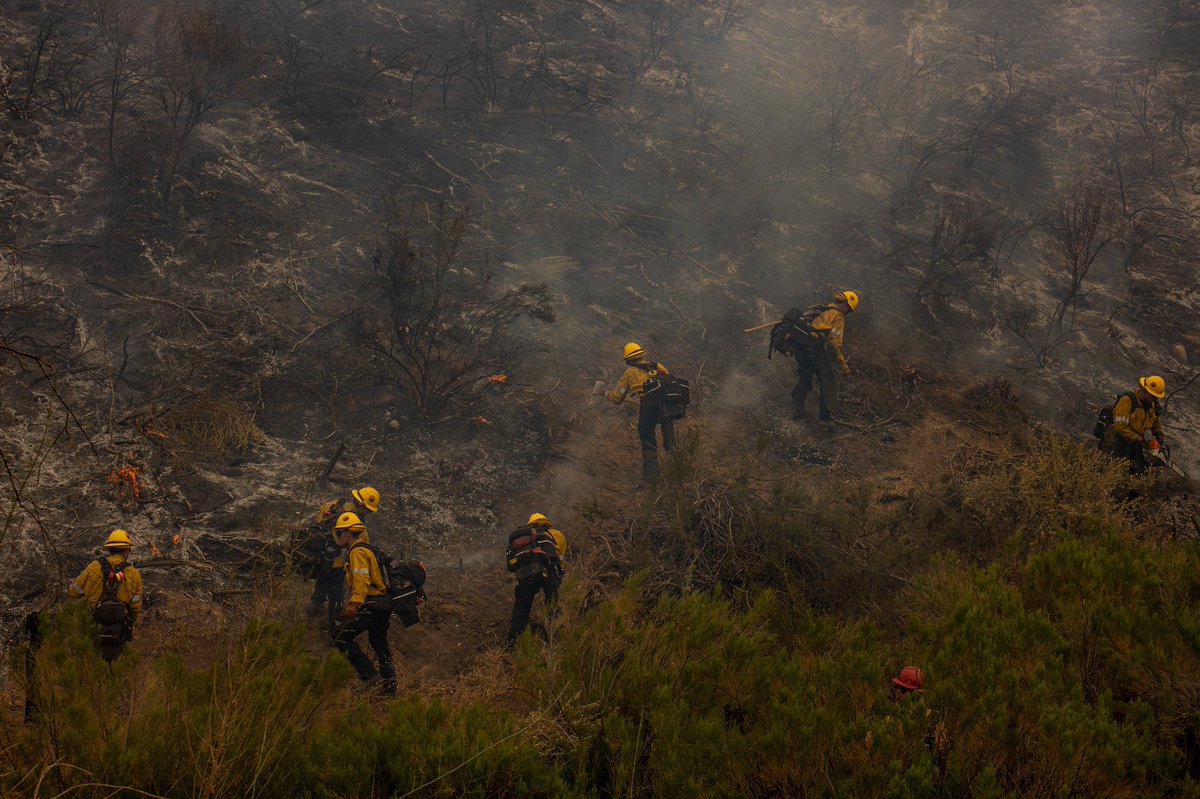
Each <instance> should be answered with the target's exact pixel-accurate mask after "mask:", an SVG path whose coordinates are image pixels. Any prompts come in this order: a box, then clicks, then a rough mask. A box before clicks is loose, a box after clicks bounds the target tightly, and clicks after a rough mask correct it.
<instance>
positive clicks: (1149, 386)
mask: <svg viewBox="0 0 1200 799" xmlns="http://www.w3.org/2000/svg"><path fill="white" fill-rule="evenodd" d="M1138 385H1140V386H1141V387H1142V388H1144V389H1146V392H1147V393H1149V394H1150V395H1151V396H1153V397H1158V398H1159V399H1162V398H1163V397H1165V396H1167V381H1165V380H1163V379H1162V378H1161V377H1159V376H1158V375H1150V376H1149V377H1143V378H1142V379H1141V380H1139V381H1138Z"/></svg>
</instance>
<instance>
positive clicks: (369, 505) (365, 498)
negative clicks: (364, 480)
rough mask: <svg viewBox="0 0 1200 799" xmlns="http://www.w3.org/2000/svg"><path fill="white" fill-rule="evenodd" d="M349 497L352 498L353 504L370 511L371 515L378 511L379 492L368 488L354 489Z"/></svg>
mask: <svg viewBox="0 0 1200 799" xmlns="http://www.w3.org/2000/svg"><path fill="white" fill-rule="evenodd" d="M350 496H352V497H354V501H355V502H357V503H358V504H359V505H362V506H363V507H364V508H366V509H367V510H369V511H371V513H374V512H375V511H377V510H379V492H378V491H376V490H375V489H373V488H371V487H370V486H363V487H362V488H356V489H354V490H353V491H351V492H350Z"/></svg>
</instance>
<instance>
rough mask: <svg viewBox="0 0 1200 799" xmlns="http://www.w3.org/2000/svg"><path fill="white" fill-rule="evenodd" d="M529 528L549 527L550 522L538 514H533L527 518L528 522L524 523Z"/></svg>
mask: <svg viewBox="0 0 1200 799" xmlns="http://www.w3.org/2000/svg"><path fill="white" fill-rule="evenodd" d="M525 523H526V524H528V525H529V526H530V527H532V526H534V525H537V526H538V527H549V526H550V524H551V521H550V520H549V519H547V518H546V517H545V516H543V515H542V514H540V513H535V514H533V515H532V516H530V517H529V521H527V522H525Z"/></svg>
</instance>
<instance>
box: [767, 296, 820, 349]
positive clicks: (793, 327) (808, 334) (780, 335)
mask: <svg viewBox="0 0 1200 799" xmlns="http://www.w3.org/2000/svg"><path fill="white" fill-rule="evenodd" d="M829 307H830V306H828V305H814V306H813V307H811V308H808V309H806V310H803V311H802V310H800V309H799V308H791V309H789V310H788V312H787V313H785V314H784V315H783V318H782V319H780V320H779V322H778V323H777V324H776V325H775V326H774V327H773V328H771V338H770V342H769V344H768V346H767V360H770V359H771V353H772V352H778V353H779V354H781V355H786V356H788V357H791V356H792V355H794V354H796V352H797V351H798V350H806V349H812V348H813V347H816V346H817V345H819V344H820V343H821V334H820V333H819V332H818V331H816V330H813V327H812V321H813V320H814V319H816V318H817V317H818V316H819V315H820V314H821V312H822V311H824V310H826V309H827V308H829Z"/></svg>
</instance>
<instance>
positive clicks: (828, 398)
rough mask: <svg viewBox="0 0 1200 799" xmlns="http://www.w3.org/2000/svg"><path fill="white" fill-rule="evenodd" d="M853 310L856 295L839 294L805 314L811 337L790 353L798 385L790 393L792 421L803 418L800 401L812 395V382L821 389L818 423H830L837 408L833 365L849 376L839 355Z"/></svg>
mask: <svg viewBox="0 0 1200 799" xmlns="http://www.w3.org/2000/svg"><path fill="white" fill-rule="evenodd" d="M857 307H858V294H856V293H854V292H853V291H839V292H838V293H837V294H834V295H833V302H832V303H830V304H828V305H813V306H811V307H810V308H809V309H808V310H807V311H806V312H805V318H806V319H808V320H809V321H808V324H809V326H810V327H811V328H812V330H813V333H814V334H815V335H813V336H812V337H811V340H806V341H805V344H806V345H805V346H799V347H797V348H796V349H795V350H794V351H793V353H792V354H793V356H794V357H795V359H796V369H797V372H798V381H797V383H796V386H795V388H793V389H792V418H793V419H800V418H801V417H803V415H804V401H805V400H806V399H808V393H809V392H810V391H812V384H813V380H814V379H816V381H817V383H818V384H819V385H820V388H821V395H820V402H821V404H820V418H821V421H823V422H828V421H830V420H832V419H833V414H832V412H833V411H835V410H837V405H838V385H837V383H838V378H837V375H836V374H835V373H834V364H836V365H837V367H838V369H839V370H840V371H841V373H842V374H843V375H848V374H850V364H849V363H848V362H847V361H846V355H845V353H843V352H842V343H843V341H844V340H845V336H846V315H847V314H851V313H854V309H855V308H857Z"/></svg>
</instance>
